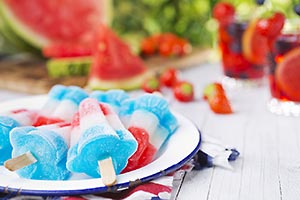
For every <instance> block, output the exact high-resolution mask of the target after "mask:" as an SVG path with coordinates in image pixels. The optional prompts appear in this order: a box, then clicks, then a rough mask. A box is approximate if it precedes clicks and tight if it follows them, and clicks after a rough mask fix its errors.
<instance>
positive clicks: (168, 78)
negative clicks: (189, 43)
mask: <svg viewBox="0 0 300 200" xmlns="http://www.w3.org/2000/svg"><path fill="white" fill-rule="evenodd" d="M177 72H178V71H177V70H176V69H174V68H169V69H166V70H165V71H163V72H162V74H161V75H160V83H161V84H162V85H164V86H167V87H173V86H174V85H175V84H176V82H177Z"/></svg>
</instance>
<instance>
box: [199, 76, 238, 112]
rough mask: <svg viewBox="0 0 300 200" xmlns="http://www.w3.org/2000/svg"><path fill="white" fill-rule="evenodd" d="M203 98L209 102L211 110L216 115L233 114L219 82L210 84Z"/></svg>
mask: <svg viewBox="0 0 300 200" xmlns="http://www.w3.org/2000/svg"><path fill="white" fill-rule="evenodd" d="M203 98H204V99H206V100H207V101H208V104H209V106H210V109H211V110H212V111H213V112H215V113H218V114H230V113H232V112H233V111H232V109H231V105H230V102H229V100H228V99H227V96H226V94H225V90H224V88H223V86H222V85H221V84H220V83H218V82H215V83H210V84H208V85H207V86H205V88H204V91H203Z"/></svg>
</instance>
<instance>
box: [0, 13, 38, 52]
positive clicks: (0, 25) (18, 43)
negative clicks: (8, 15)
mask: <svg viewBox="0 0 300 200" xmlns="http://www.w3.org/2000/svg"><path fill="white" fill-rule="evenodd" d="M0 32H1V35H2V36H3V37H4V39H5V40H6V41H7V42H8V43H9V44H10V45H12V46H14V48H15V51H16V52H17V51H26V52H28V51H29V52H32V53H35V54H40V51H39V50H38V49H36V48H34V47H33V46H32V45H30V44H28V43H26V42H25V41H24V40H23V39H22V38H20V37H19V36H18V35H16V34H15V32H14V31H13V30H12V29H11V28H10V26H8V25H7V23H6V21H5V20H3V17H2V16H1V12H0Z"/></svg>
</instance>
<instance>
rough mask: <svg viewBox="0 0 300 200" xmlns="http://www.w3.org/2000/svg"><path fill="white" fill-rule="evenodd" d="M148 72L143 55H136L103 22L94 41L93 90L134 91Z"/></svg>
mask: <svg viewBox="0 0 300 200" xmlns="http://www.w3.org/2000/svg"><path fill="white" fill-rule="evenodd" d="M149 75H150V72H149V71H148V70H147V67H146V66H145V65H144V63H143V61H142V60H141V59H140V57H138V56H137V55H134V54H133V53H132V52H131V50H130V48H129V46H128V45H127V44H126V43H125V42H124V41H122V40H121V39H120V38H119V37H118V36H117V35H116V34H115V33H114V32H113V31H112V30H111V29H109V28H108V27H107V26H105V25H101V26H100V28H99V33H98V35H97V38H96V42H95V48H94V60H93V63H92V66H91V69H90V76H89V80H88V87H89V88H90V89H92V90H94V89H101V90H107V89H112V88H121V89H124V90H132V89H137V88H140V87H141V84H142V82H143V80H144V79H145V78H146V77H148V76H149Z"/></svg>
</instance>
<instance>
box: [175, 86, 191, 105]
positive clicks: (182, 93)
mask: <svg viewBox="0 0 300 200" xmlns="http://www.w3.org/2000/svg"><path fill="white" fill-rule="evenodd" d="M173 94H174V96H175V98H176V99H177V100H179V101H181V102H189V101H192V100H193V99H194V87H193V85H192V84H191V83H190V82H188V81H179V82H177V83H176V84H175V86H174V87H173Z"/></svg>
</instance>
